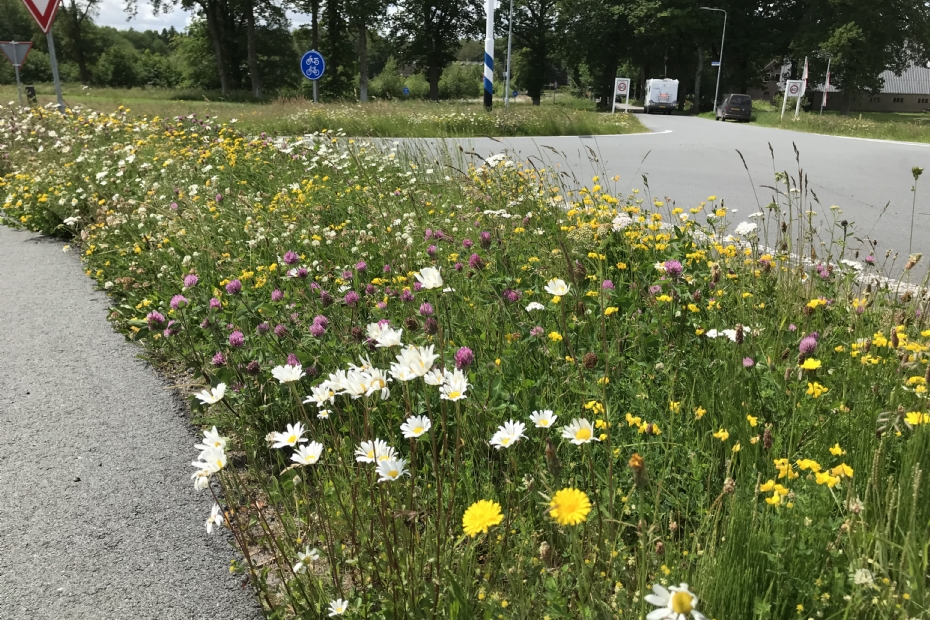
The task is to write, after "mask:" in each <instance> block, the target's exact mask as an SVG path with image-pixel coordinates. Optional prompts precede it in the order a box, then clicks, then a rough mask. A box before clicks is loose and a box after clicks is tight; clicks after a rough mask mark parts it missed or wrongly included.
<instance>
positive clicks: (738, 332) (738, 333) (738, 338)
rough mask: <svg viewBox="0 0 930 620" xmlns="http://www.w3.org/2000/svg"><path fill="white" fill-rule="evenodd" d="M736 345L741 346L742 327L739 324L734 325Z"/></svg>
mask: <svg viewBox="0 0 930 620" xmlns="http://www.w3.org/2000/svg"><path fill="white" fill-rule="evenodd" d="M736 344H743V326H742V325H741V324H737V325H736Z"/></svg>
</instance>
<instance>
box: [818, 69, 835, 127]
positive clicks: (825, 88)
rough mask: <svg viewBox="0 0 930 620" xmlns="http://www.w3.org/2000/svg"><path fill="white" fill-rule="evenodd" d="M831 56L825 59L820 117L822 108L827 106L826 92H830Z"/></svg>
mask: <svg viewBox="0 0 930 620" xmlns="http://www.w3.org/2000/svg"><path fill="white" fill-rule="evenodd" d="M831 60H833V58H832V57H831V56H828V57H827V79H826V80H825V81H824V83H823V97H822V98H821V99H820V116H823V107H824V106H825V105H827V91H828V90H830V61H831Z"/></svg>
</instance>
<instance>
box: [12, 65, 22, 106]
mask: <svg viewBox="0 0 930 620" xmlns="http://www.w3.org/2000/svg"><path fill="white" fill-rule="evenodd" d="M13 69H14V70H15V71H16V92H17V93H19V107H22V106H23V85H22V84H21V83H20V81H19V65H13Z"/></svg>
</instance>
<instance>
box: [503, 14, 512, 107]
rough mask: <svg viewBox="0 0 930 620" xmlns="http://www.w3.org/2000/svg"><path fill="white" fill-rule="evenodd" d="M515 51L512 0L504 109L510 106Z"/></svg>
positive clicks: (508, 27)
mask: <svg viewBox="0 0 930 620" xmlns="http://www.w3.org/2000/svg"><path fill="white" fill-rule="evenodd" d="M512 50H513V0H510V19H509V20H508V22H507V78H506V79H505V80H504V107H505V108H506V107H507V106H508V105H509V104H510V53H511V51H512Z"/></svg>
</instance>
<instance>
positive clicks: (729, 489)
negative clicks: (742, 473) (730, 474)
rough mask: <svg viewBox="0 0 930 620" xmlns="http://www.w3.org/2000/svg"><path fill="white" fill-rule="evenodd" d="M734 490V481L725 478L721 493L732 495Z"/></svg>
mask: <svg viewBox="0 0 930 620" xmlns="http://www.w3.org/2000/svg"><path fill="white" fill-rule="evenodd" d="M735 490H736V480H734V479H733V478H727V479H726V480H724V481H723V492H724V493H726V494H727V495H729V494H731V493H733V492H734V491H735Z"/></svg>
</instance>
